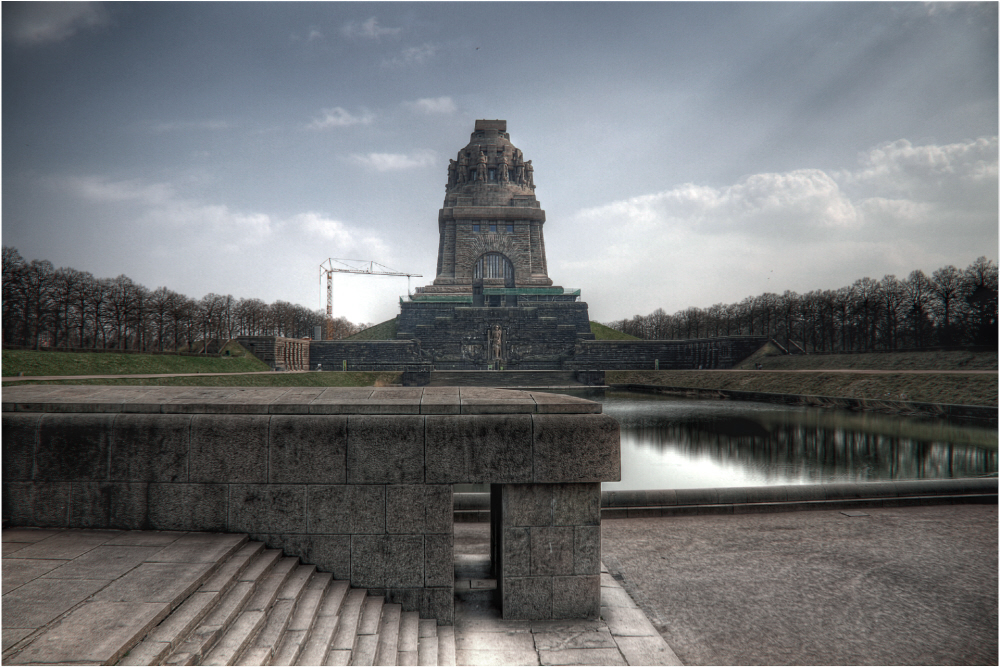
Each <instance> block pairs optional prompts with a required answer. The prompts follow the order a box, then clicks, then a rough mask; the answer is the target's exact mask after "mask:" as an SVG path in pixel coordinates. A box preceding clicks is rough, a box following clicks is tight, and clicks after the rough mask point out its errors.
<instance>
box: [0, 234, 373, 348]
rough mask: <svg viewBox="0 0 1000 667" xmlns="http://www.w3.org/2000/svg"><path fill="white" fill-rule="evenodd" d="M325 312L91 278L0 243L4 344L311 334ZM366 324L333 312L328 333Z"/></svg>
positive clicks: (137, 343)
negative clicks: (27, 257) (195, 295)
mask: <svg viewBox="0 0 1000 667" xmlns="http://www.w3.org/2000/svg"><path fill="white" fill-rule="evenodd" d="M325 319H326V315H325V314H324V313H323V311H321V310H309V309H308V308H305V307H303V306H300V305H296V304H291V303H287V302H285V301H275V302H274V303H271V304H267V303H264V302H263V301H261V300H260V299H235V298H233V297H232V296H231V295H225V296H223V295H219V294H206V295H205V296H204V297H202V298H201V299H199V300H195V299H192V298H190V297H187V296H184V295H183V294H178V293H177V292H174V291H172V290H170V289H167V288H166V287H160V288H157V289H156V290H149V289H147V288H145V287H143V286H142V285H140V284H138V283H136V282H133V281H132V280H131V279H130V278H129V277H128V276H125V275H121V276H118V277H117V278H95V277H94V276H93V275H91V274H90V273H87V272H85V271H77V270H76V269H70V268H60V269H55V268H53V266H52V263H51V262H47V261H43V260H37V259H36V260H32V261H31V262H27V261H25V260H24V258H22V257H21V255H20V253H18V251H17V250H16V249H14V248H11V247H8V246H3V342H4V344H5V345H18V346H28V347H33V348H36V349H38V348H42V347H57V348H104V349H118V350H136V351H142V352H148V351H159V352H164V351H176V350H183V349H191V348H192V347H193V346H194V344H195V343H196V342H197V341H209V340H219V341H225V340H231V339H233V338H236V337H238V336H285V337H288V338H305V337H312V336H313V332H314V327H316V326H319V325H324V322H325ZM324 326H325V325H324ZM364 326H365V325H356V324H352V323H351V322H349V321H348V320H346V319H345V318H339V319H337V320H335V321H334V338H344V337H346V336H350V335H352V334H354V333H357V332H358V331H360V330H361V329H363V328H364ZM324 335H325V333H324ZM204 347H205V346H202V349H204Z"/></svg>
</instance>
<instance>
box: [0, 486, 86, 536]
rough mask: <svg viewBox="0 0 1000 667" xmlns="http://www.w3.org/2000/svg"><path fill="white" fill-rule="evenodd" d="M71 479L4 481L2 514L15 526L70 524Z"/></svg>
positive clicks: (63, 525)
mask: <svg viewBox="0 0 1000 667" xmlns="http://www.w3.org/2000/svg"><path fill="white" fill-rule="evenodd" d="M69 499H70V483H69V482H4V483H3V516H4V518H5V519H7V520H8V521H10V522H11V524H12V525H15V526H37V527H39V528H65V527H66V526H68V525H69V505H70V502H69Z"/></svg>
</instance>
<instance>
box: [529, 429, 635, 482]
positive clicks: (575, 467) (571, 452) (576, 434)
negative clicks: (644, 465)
mask: <svg viewBox="0 0 1000 667" xmlns="http://www.w3.org/2000/svg"><path fill="white" fill-rule="evenodd" d="M532 420H533V422H534V460H533V463H534V479H533V481H534V482H536V483H556V482H601V481H604V482H616V481H620V480H621V435H620V429H619V426H618V422H617V421H615V419H614V418H612V417H609V416H607V415H551V414H539V415H532Z"/></svg>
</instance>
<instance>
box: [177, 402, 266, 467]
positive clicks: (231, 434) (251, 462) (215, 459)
mask: <svg viewBox="0 0 1000 667" xmlns="http://www.w3.org/2000/svg"><path fill="white" fill-rule="evenodd" d="M269 420H270V417H268V416H264V415H229V414H218V415H194V416H192V417H191V448H190V453H189V460H190V480H191V481H192V482H208V483H229V484H239V483H254V482H259V483H263V482H266V481H267V431H268V421H269Z"/></svg>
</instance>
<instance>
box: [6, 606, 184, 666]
mask: <svg viewBox="0 0 1000 667" xmlns="http://www.w3.org/2000/svg"><path fill="white" fill-rule="evenodd" d="M169 611H170V610H169V608H165V607H164V605H162V604H157V603H150V602H87V603H85V604H83V605H81V606H80V607H77V608H76V609H74V610H73V611H72V612H71V613H70V614H68V615H67V616H66V617H65V618H63V619H62V620H60V621H59V622H57V623H55V624H54V625H52V626H51V627H49V628H47V629H46V630H45V632H43V633H42V634H41V635H39V636H38V637H37V638H36V639H35V640H34V641H32V642H31V644H30V645H29V646H28V647H27V648H26V649H25V650H24V651H22V652H21V653H19V654H18V655H16V656H14V657H13V658H12V659H9V660H5V663H6V664H11V665H24V664H30V663H39V662H41V663H58V662H68V663H73V662H98V663H100V664H105V665H107V664H114V662H116V661H117V660H118V659H119V658H120V657H121V656H122V655H124V653H125V651H126V650H127V649H126V648H125V647H127V646H131V644H133V643H135V642H136V641H138V640H139V639H141V638H142V636H143V635H145V634H146V633H147V632H149V630H150V629H151V628H152V627H153V626H154V625H156V624H157V623H158V622H159V621H161V620H163V618H165V617H166V615H167V613H168V612H169ZM82 638H86V640H85V641H81V639H82Z"/></svg>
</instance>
